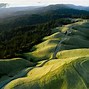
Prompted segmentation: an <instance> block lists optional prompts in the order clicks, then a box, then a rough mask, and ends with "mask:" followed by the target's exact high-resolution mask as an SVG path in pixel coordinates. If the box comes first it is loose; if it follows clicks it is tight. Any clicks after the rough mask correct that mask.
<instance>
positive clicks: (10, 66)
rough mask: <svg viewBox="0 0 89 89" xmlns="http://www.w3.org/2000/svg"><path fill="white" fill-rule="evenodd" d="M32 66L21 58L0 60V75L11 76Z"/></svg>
mask: <svg viewBox="0 0 89 89" xmlns="http://www.w3.org/2000/svg"><path fill="white" fill-rule="evenodd" d="M32 65H33V63H31V62H29V61H27V60H25V59H22V58H13V59H6V60H3V59H2V60H1V59H0V75H1V76H2V75H8V76H13V75H15V74H16V73H18V72H19V71H21V70H22V69H24V68H26V67H29V66H32Z"/></svg>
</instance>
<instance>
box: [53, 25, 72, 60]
mask: <svg viewBox="0 0 89 89" xmlns="http://www.w3.org/2000/svg"><path fill="white" fill-rule="evenodd" d="M72 27H73V26H69V27H68V28H69V29H68V30H67V31H66V34H65V36H64V38H62V40H61V41H59V43H58V44H57V46H56V48H55V52H54V54H53V57H52V59H56V54H57V53H58V52H59V51H60V50H61V49H60V48H61V44H62V42H64V41H65V40H66V39H67V36H68V35H69V34H71V32H72Z"/></svg>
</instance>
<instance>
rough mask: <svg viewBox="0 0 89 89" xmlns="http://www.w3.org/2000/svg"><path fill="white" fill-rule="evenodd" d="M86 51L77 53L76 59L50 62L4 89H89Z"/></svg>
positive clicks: (88, 63)
mask: <svg viewBox="0 0 89 89" xmlns="http://www.w3.org/2000/svg"><path fill="white" fill-rule="evenodd" d="M84 50H85V49H83V50H82V49H81V50H80V51H81V52H80V53H81V55H80V53H79V54H78V53H77V55H76V56H74V57H71V56H69V58H66V59H65V57H64V59H63V58H62V59H57V60H50V61H49V62H47V63H46V64H45V65H44V66H43V67H36V68H34V69H32V70H31V71H29V72H28V73H27V75H26V77H23V78H18V79H16V80H13V81H11V82H10V83H9V84H7V85H6V86H5V87H4V88H3V89H88V88H89V86H88V84H89V82H88V79H87V78H88V77H89V75H88V74H89V68H88V67H89V57H87V56H86V54H88V53H86V50H85V52H82V51H84ZM71 51H72V50H71ZM73 51H74V50H73ZM87 51H89V50H87ZM84 53H85V54H84ZM78 55H79V57H78ZM88 56H89V54H88ZM67 57H68V56H67ZM85 69H86V70H85Z"/></svg>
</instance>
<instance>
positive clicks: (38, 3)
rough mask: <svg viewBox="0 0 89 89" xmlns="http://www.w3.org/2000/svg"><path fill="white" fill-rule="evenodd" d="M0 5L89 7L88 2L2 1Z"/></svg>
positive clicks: (61, 0)
mask: <svg viewBox="0 0 89 89" xmlns="http://www.w3.org/2000/svg"><path fill="white" fill-rule="evenodd" d="M0 3H8V4H9V6H10V7H21V6H47V5H50V4H74V5H81V6H89V1H88V0H30V1H29V0H0Z"/></svg>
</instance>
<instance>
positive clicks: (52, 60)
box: [0, 20, 89, 89]
mask: <svg viewBox="0 0 89 89" xmlns="http://www.w3.org/2000/svg"><path fill="white" fill-rule="evenodd" d="M88 23H89V21H88V20H87V21H86V20H82V21H80V22H76V23H73V24H69V25H64V26H62V27H57V28H55V29H52V33H53V34H52V35H50V36H46V37H44V38H43V42H41V43H39V44H38V45H35V46H34V47H33V48H32V52H28V53H24V54H22V55H23V57H24V59H21V58H20V60H21V62H18V63H16V62H17V61H16V62H13V65H12V63H10V64H8V62H7V63H6V64H5V62H4V63H3V65H5V67H6V68H7V71H6V70H4V66H3V65H2V66H3V69H2V70H3V73H9V72H10V71H12V70H14V69H15V70H16V71H21V70H22V71H21V72H19V73H18V72H16V73H18V74H16V75H15V76H14V75H13V76H9V75H7V76H5V78H4V76H2V78H0V79H1V82H0V88H2V89H89V68H88V67H89V37H88V32H89V30H88V29H89V27H88ZM54 55H55V57H53V56H54ZM25 59H26V60H25ZM12 60H16V59H12ZM17 60H19V59H17ZM1 61H2V60H1ZM1 61H0V62H1ZM3 61H4V60H3ZM5 61H8V60H5ZM29 61H32V62H38V64H37V65H36V66H35V67H30V65H32V63H31V62H29ZM9 62H10V60H9ZM15 63H16V64H17V65H15ZM25 63H26V64H25ZM1 64H2V63H1ZM19 64H20V65H19ZM10 66H11V69H10ZM1 68H2V67H1ZM19 68H21V70H19ZM24 68H25V69H24ZM9 69H10V70H9ZM1 73H2V72H1ZM14 73H15V72H14V71H12V73H10V74H14Z"/></svg>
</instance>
